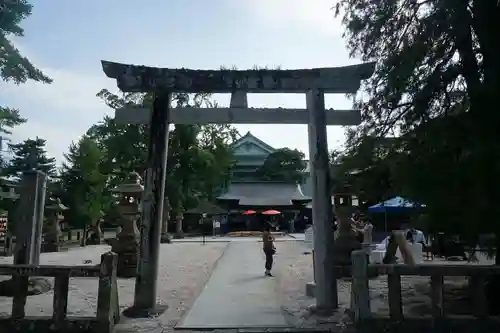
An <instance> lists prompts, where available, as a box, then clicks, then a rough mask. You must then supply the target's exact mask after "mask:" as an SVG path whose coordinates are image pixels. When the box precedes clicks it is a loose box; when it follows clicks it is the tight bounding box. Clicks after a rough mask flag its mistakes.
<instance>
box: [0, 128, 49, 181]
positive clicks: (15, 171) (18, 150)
mask: <svg viewBox="0 0 500 333" xmlns="http://www.w3.org/2000/svg"><path fill="white" fill-rule="evenodd" d="M45 144H46V141H45V140H44V139H41V138H39V137H36V138H35V139H27V140H24V141H23V142H21V143H17V144H9V147H10V149H11V150H12V153H13V155H14V156H13V158H12V159H11V160H10V161H9V162H8V164H7V166H6V167H5V169H4V170H3V173H4V175H6V176H12V177H20V176H21V174H22V173H23V172H24V171H28V170H32V169H35V170H40V171H43V172H45V173H46V174H47V176H49V177H54V176H55V175H56V159H55V158H53V157H47V152H46V151H45Z"/></svg>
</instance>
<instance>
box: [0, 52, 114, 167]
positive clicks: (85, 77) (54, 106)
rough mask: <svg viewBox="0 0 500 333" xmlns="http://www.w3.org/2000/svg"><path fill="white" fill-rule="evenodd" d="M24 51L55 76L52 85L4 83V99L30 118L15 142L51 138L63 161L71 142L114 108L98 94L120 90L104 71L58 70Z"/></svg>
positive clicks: (1, 95)
mask: <svg viewBox="0 0 500 333" xmlns="http://www.w3.org/2000/svg"><path fill="white" fill-rule="evenodd" d="M22 52H23V54H24V55H26V56H27V57H28V58H29V59H30V60H32V61H33V63H35V64H36V66H37V67H38V68H40V69H41V70H43V71H44V72H45V74H47V75H48V76H49V77H51V78H52V79H53V80H54V82H53V83H52V84H41V83H37V82H32V81H30V82H27V83H26V84H22V85H19V86H17V85H14V84H5V83H3V84H2V88H1V90H0V98H1V99H2V103H5V105H8V106H9V107H14V108H19V109H20V111H21V115H22V116H23V117H25V118H27V119H28V122H27V123H26V124H23V125H21V126H18V127H16V128H15V129H14V131H13V135H12V141H13V142H19V141H22V140H25V139H27V138H34V137H35V136H39V137H41V138H44V139H46V140H47V151H48V154H49V155H50V156H54V157H56V159H57V160H58V161H59V162H60V161H61V160H62V157H63V153H64V152H66V151H67V149H68V146H69V144H70V143H71V142H72V141H74V140H78V138H79V137H81V135H83V133H85V131H86V130H87V129H88V128H89V127H90V126H91V125H93V124H95V123H96V122H98V121H99V120H100V119H102V117H103V116H104V115H106V114H111V113H112V110H111V109H110V108H108V107H107V106H106V105H104V103H102V102H101V101H100V100H99V99H98V98H97V97H96V93H97V92H98V91H99V90H101V89H103V88H108V89H110V90H111V91H116V87H115V86H114V84H113V82H112V81H111V80H109V79H107V78H106V77H105V75H104V74H101V73H99V72H98V71H97V70H96V72H91V73H89V72H80V71H78V70H67V69H56V68H51V67H49V66H46V65H44V64H43V63H41V62H39V61H37V60H36V56H35V55H33V53H32V52H29V50H27V49H25V48H23V49H22Z"/></svg>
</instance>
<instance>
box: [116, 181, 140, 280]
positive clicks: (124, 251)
mask: <svg viewBox="0 0 500 333" xmlns="http://www.w3.org/2000/svg"><path fill="white" fill-rule="evenodd" d="M141 180H142V179H141V176H139V174H138V173H137V172H131V173H129V174H128V176H127V179H125V181H124V182H123V183H122V184H121V185H119V186H118V187H117V188H116V189H114V192H116V193H119V195H120V199H119V202H118V213H119V214H120V215H121V217H122V229H121V231H120V233H119V234H118V235H117V236H116V238H117V239H116V241H115V242H114V243H113V246H112V248H111V251H113V252H115V253H116V254H118V276H120V277H135V276H136V271H137V256H138V253H139V244H140V233H139V230H138V229H137V220H138V219H139V217H140V215H141V205H140V198H141V197H142V193H143V192H144V187H143V186H142V184H141Z"/></svg>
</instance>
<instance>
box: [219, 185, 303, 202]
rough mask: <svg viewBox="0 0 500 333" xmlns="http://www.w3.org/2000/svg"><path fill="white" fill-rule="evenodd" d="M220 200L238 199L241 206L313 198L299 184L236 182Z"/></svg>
mask: <svg viewBox="0 0 500 333" xmlns="http://www.w3.org/2000/svg"><path fill="white" fill-rule="evenodd" d="M217 199H218V200H238V203H239V204H240V205H241V206H291V205H292V204H293V202H294V201H302V202H308V201H311V200H312V198H311V197H308V196H305V195H304V194H303V193H302V188H301V187H300V185H299V184H291V183H275V182H259V183H255V182H248V183H246V182H241V183H239V182H235V183H232V184H231V185H230V186H229V190H228V192H227V193H225V194H223V195H221V196H220V197H218V198H217Z"/></svg>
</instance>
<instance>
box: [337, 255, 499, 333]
mask: <svg viewBox="0 0 500 333" xmlns="http://www.w3.org/2000/svg"><path fill="white" fill-rule="evenodd" d="M351 269H352V271H351V273H352V289H351V292H352V294H351V313H352V315H353V320H354V322H355V323H356V324H360V326H364V327H366V328H369V330H370V332H378V331H379V330H380V331H384V330H386V329H387V328H388V326H394V325H397V326H398V329H404V330H405V331H407V330H408V331H413V332H420V331H425V330H428V329H433V328H434V329H435V328H442V329H452V330H453V331H452V332H461V331H464V332H489V330H486V331H485V330H484V329H494V331H498V332H500V317H493V316H489V315H488V305H487V304H488V303H487V299H486V294H485V282H486V279H487V278H489V277H491V276H492V275H500V266H493V265H447V264H446V265H437V264H421V265H414V266H409V265H397V264H396V265H385V264H374V265H370V264H368V256H367V254H366V252H365V251H363V250H359V251H354V252H353V253H352V268H351ZM342 273H343V274H342V275H345V274H346V272H342ZM376 275H379V276H380V275H387V284H388V301H389V317H381V316H379V315H377V314H375V313H372V312H371V304H370V303H371V299H370V290H369V277H371V276H376ZM404 275H409V276H412V275H413V276H428V277H429V278H430V288H431V291H430V295H431V313H432V315H431V316H429V317H422V316H419V317H418V318H417V317H413V316H405V315H403V303H402V298H401V276H404ZM446 276H448V277H451V276H464V277H469V278H470V287H471V288H472V289H473V292H472V295H473V304H472V309H473V313H472V315H470V316H462V315H460V316H458V315H446V313H445V309H444V293H443V277H446ZM469 329H472V330H470V331H468V330H469ZM492 332H493V331H492Z"/></svg>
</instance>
